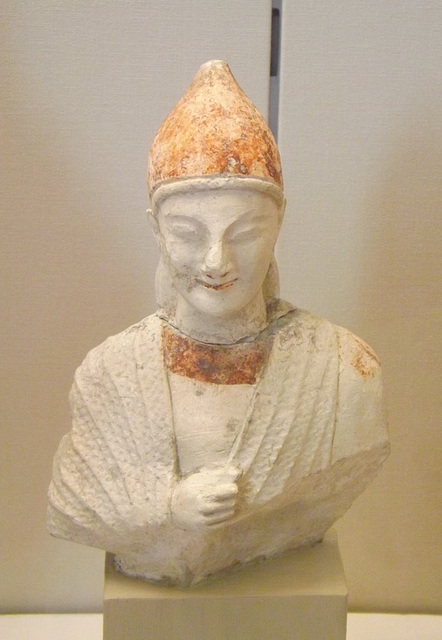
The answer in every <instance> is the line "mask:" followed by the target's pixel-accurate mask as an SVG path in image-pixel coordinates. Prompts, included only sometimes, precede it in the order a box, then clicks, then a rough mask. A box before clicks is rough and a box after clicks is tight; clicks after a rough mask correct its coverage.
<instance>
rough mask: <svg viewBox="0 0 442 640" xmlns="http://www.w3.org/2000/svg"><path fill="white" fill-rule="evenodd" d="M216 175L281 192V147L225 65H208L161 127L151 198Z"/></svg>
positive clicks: (153, 152) (151, 166)
mask: <svg viewBox="0 0 442 640" xmlns="http://www.w3.org/2000/svg"><path fill="white" fill-rule="evenodd" d="M217 174H226V175H232V176H233V175H236V176H251V177H255V178H267V179H270V180H273V181H274V182H276V183H277V184H279V185H280V186H282V172H281V161H280V157H279V151H278V147H277V146H276V143H275V140H274V138H273V135H272V133H271V131H270V129H269V127H268V126H267V123H266V121H265V120H264V118H263V117H262V115H261V114H260V113H259V111H258V110H257V109H256V107H255V106H254V105H253V104H252V102H251V101H250V100H249V99H248V97H247V96H246V95H245V93H244V91H243V90H242V89H241V87H240V86H239V85H238V83H237V82H236V80H235V78H234V77H233V75H232V73H231V71H230V69H229V66H228V64H227V63H226V62H222V61H219V60H213V61H211V62H207V63H206V64H204V65H203V66H202V67H201V68H200V70H199V71H198V73H197V74H196V76H195V78H194V80H193V82H192V84H191V85H190V87H189V88H188V90H187V91H186V93H185V94H184V96H183V97H182V98H181V100H180V101H179V102H178V104H177V105H176V107H175V108H174V109H173V110H172V112H171V113H170V114H169V115H168V117H167V118H166V119H165V120H164V122H163V124H162V125H161V127H160V129H159V131H158V133H157V135H156V136H155V138H154V141H153V143H152V146H151V149H150V154H149V166H148V173H147V183H148V185H149V191H150V193H151V194H152V192H153V191H154V189H155V188H156V187H157V186H158V185H159V184H161V183H162V182H164V181H167V180H173V179H177V178H190V177H197V176H213V175H217Z"/></svg>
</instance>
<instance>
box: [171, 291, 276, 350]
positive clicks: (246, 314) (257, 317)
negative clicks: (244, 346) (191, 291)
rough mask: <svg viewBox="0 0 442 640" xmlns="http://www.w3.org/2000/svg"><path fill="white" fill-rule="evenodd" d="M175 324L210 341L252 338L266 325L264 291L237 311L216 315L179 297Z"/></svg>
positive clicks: (184, 331)
mask: <svg viewBox="0 0 442 640" xmlns="http://www.w3.org/2000/svg"><path fill="white" fill-rule="evenodd" d="M174 324H175V326H176V327H177V328H178V329H179V330H180V331H181V332H182V333H184V334H185V335H187V336H189V337H190V338H193V339H194V340H198V341H199V342H206V343H210V344H234V343H235V342H238V341H239V340H243V339H244V338H251V339H253V338H254V337H255V336H256V335H257V334H258V333H260V332H261V331H262V330H263V329H265V327H266V326H267V311H266V305H265V302H264V298H263V294H262V291H259V293H258V294H257V295H256V296H255V298H253V300H251V302H249V304H248V305H246V306H245V307H244V308H243V309H241V311H240V312H239V313H237V314H235V315H232V316H228V317H214V316H210V315H207V314H204V313H201V312H200V311H197V310H196V309H195V308H194V307H192V306H190V305H189V304H187V302H186V301H185V300H184V299H183V298H181V297H179V298H178V301H177V307H176V312H175V322H174Z"/></svg>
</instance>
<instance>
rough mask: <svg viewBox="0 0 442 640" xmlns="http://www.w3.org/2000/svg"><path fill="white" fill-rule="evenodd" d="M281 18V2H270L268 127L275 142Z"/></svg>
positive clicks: (277, 112)
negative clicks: (270, 34)
mask: <svg viewBox="0 0 442 640" xmlns="http://www.w3.org/2000/svg"><path fill="white" fill-rule="evenodd" d="M281 17H282V0H273V1H272V37H271V52H270V95H269V126H270V129H271V130H272V133H273V135H274V136H275V140H276V141H277V140H278V119H279V78H280V64H279V61H280V52H281Z"/></svg>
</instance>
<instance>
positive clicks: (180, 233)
mask: <svg viewBox="0 0 442 640" xmlns="http://www.w3.org/2000/svg"><path fill="white" fill-rule="evenodd" d="M169 231H170V232H171V233H172V234H173V235H174V236H175V237H177V238H180V240H194V239H196V238H197V237H198V230H197V229H195V227H191V226H189V225H185V224H174V225H173V226H172V227H170V229H169Z"/></svg>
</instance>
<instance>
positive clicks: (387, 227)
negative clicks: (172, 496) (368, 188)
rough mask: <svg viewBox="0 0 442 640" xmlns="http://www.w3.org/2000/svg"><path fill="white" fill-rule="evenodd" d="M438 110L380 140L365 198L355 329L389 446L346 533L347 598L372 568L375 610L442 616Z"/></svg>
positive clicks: (441, 150)
mask: <svg viewBox="0 0 442 640" xmlns="http://www.w3.org/2000/svg"><path fill="white" fill-rule="evenodd" d="M441 106H442V105H439V108H438V109H434V110H432V111H431V112H429V111H428V110H424V111H422V112H420V113H416V114H414V117H413V118H410V119H409V120H407V122H406V123H405V124H404V126H403V131H402V133H400V134H399V135H396V137H395V139H394V140H393V142H392V143H391V144H390V145H386V146H389V148H390V149H391V148H393V149H394V152H393V153H391V154H390V156H389V157H387V158H386V161H385V163H384V165H383V167H382V168H381V172H380V182H379V190H378V191H377V192H374V193H372V194H371V196H370V197H369V198H368V199H367V203H366V212H367V213H366V220H367V222H366V224H367V229H366V242H365V245H364V246H365V251H364V253H363V257H362V260H363V264H362V268H361V273H363V274H365V276H364V277H363V279H362V281H361V282H360V300H359V309H360V310H361V316H360V318H359V327H360V328H359V330H360V331H361V333H362V335H364V336H366V337H367V340H368V342H369V343H371V344H374V345H376V349H377V351H378V353H379V355H380V356H381V360H382V363H383V369H384V376H385V386H386V391H387V399H388V413H389V422H390V435H391V446H392V449H391V456H390V458H389V460H388V461H387V463H386V465H385V468H384V471H383V472H382V474H381V475H380V476H379V479H378V480H377V481H376V483H375V485H374V490H373V493H370V494H369V498H368V500H369V501H370V500H372V499H373V498H374V499H375V501H374V502H373V503H372V508H373V509H376V510H377V511H376V513H375V515H374V516H373V515H372V516H371V522H370V529H367V526H366V525H367V518H366V517H365V518H364V514H363V509H364V508H366V507H367V504H366V503H365V507H364V505H363V504H360V503H358V504H357V505H356V506H355V508H354V509H352V511H351V512H350V513H349V515H348V516H347V518H346V529H345V530H344V539H345V544H346V545H347V544H348V546H349V548H350V551H349V555H353V556H354V558H355V559H356V558H357V559H358V560H357V562H356V566H357V568H358V571H359V572H360V573H361V574H362V575H358V576H357V575H352V573H351V567H352V565H354V564H355V563H351V562H349V572H348V579H349V585H350V593H351V592H352V589H351V585H352V581H354V582H355V583H356V582H358V588H357V593H358V594H359V596H360V598H361V602H364V599H365V603H367V602H369V601H370V593H369V591H370V587H368V588H367V589H366V590H365V589H364V580H365V577H366V576H367V575H370V574H371V575H372V577H373V580H374V579H375V576H376V574H377V585H378V587H377V592H378V595H377V602H376V603H373V605H374V606H376V607H377V608H378V609H379V604H378V603H379V602H382V603H383V608H384V610H404V609H405V610H408V611H410V610H415V611H427V612H428V611H429V612H434V613H436V612H438V613H440V611H441V610H440V598H439V596H438V594H440V563H441V561H442V557H441V556H442V549H441V541H440V535H439V532H440V530H441V525H442V516H441V513H440V491H441V489H442V482H441V475H440V468H441V462H442V438H441V434H442V430H441V425H440V422H441V416H442V402H441V396H442V394H441V388H442V372H441V367H440V363H441V362H442V218H441V214H442V211H441V205H442V117H441V114H442V108H441ZM374 319H376V324H374V322H375V320H374ZM350 529H351V532H350ZM350 534H351V535H350ZM367 548H369V549H370V553H369V554H367V551H366V549H367ZM370 554H371V555H370ZM435 554H439V558H440V560H439V561H436V555H435ZM373 559H374V560H375V562H374V565H373ZM370 563H371V564H370ZM361 569H362V570H361ZM364 572H366V573H365V574H364ZM368 582H369V581H368ZM355 591H356V590H355ZM352 606H353V607H356V608H357V607H358V603H357V602H354V603H352ZM365 606H367V605H365Z"/></svg>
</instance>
